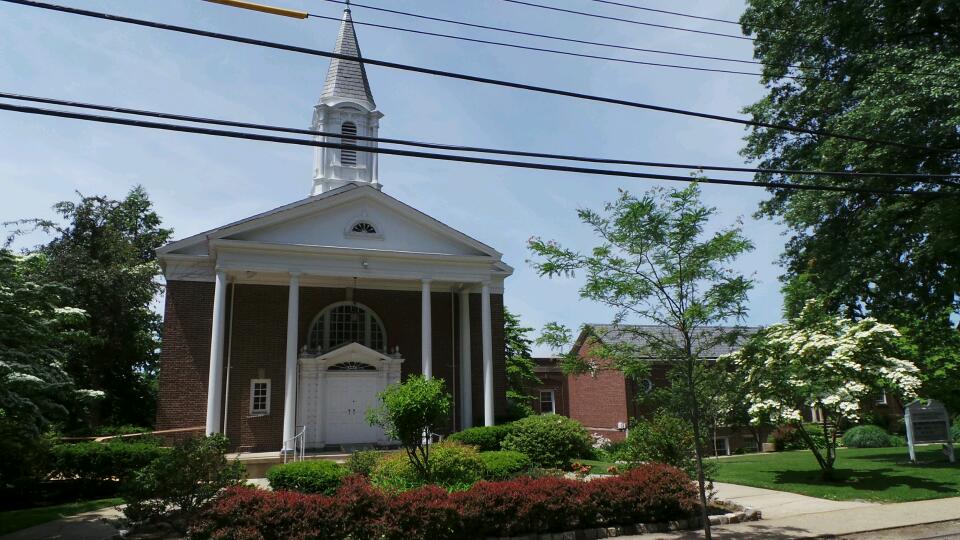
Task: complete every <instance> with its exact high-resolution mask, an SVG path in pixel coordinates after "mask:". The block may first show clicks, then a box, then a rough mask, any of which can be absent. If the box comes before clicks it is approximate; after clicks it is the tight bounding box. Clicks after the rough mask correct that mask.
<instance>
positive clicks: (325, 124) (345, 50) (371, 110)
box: [310, 6, 383, 195]
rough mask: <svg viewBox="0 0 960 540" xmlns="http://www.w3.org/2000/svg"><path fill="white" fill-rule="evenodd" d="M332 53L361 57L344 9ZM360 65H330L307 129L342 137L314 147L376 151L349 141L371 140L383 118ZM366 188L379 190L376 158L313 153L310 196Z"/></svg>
mask: <svg viewBox="0 0 960 540" xmlns="http://www.w3.org/2000/svg"><path fill="white" fill-rule="evenodd" d="M333 52H335V53H337V54H342V55H346V56H356V57H361V54H360V45H359V44H358V43H357V35H356V32H355V31H354V28H353V19H352V18H351V17H350V8H349V6H348V7H347V9H345V10H343V18H342V19H341V21H340V33H339V35H338V36H337V45H336V47H335V48H334V50H333ZM376 109H377V104H376V103H375V102H374V101H373V93H372V92H371V91H370V82H369V81H368V80H367V71H366V69H364V66H363V64H361V63H360V62H356V61H353V60H340V59H338V58H333V59H331V60H330V68H329V69H328V70H327V80H326V82H324V84H323V93H322V94H320V103H318V104H317V105H316V107H314V113H313V125H312V126H311V129H314V130H317V131H324V132H328V133H341V134H342V135H343V136H342V137H317V138H316V139H317V140H318V141H329V142H333V143H340V144H355V145H356V146H357V148H358V150H359V149H360V148H363V147H364V146H368V147H370V146H372V147H376V146H377V144H376V143H374V142H370V141H359V140H357V139H356V138H354V136H356V135H359V136H362V137H376V136H377V133H378V132H379V128H380V118H382V117H383V114H381V113H380V111H378V110H376ZM349 183H354V184H369V185H372V186H373V187H375V188H377V189H380V183H379V182H378V181H377V154H371V153H369V152H362V151H353V150H347V149H336V148H316V149H315V151H314V160H313V189H312V190H311V193H310V194H311V195H317V194H318V193H323V192H324V191H329V190H331V189H336V188H338V187H340V186H343V185H346V184H349Z"/></svg>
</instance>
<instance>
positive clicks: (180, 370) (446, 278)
mask: <svg viewBox="0 0 960 540" xmlns="http://www.w3.org/2000/svg"><path fill="white" fill-rule="evenodd" d="M335 52H337V53H340V54H344V55H349V56H358V57H359V56H360V49H359V46H358V44H357V39H356V35H355V33H354V28H353V23H352V20H351V18H350V11H349V9H347V10H345V11H344V15H343V20H342V22H341V27H340V33H339V36H338V39H337V44H336V49H335ZM381 117H382V114H381V113H380V112H379V111H377V110H376V105H375V103H374V100H373V95H372V92H371V91H370V84H369V81H368V80H367V75H366V72H365V70H364V67H363V65H362V64H361V63H359V62H355V61H346V60H337V59H334V60H332V61H331V63H330V68H329V70H328V73H327V78H326V82H325V84H324V88H323V92H322V94H321V97H320V102H319V104H318V105H316V107H315V111H314V118H313V128H312V129H313V130H315V131H316V132H318V133H321V134H318V135H317V136H316V139H317V140H318V141H325V142H330V143H333V144H334V145H336V146H334V147H329V148H317V149H316V152H315V160H314V171H313V188H312V193H311V195H310V196H309V197H307V198H306V199H302V200H300V201H296V202H294V203H291V204H288V205H285V206H282V207H279V208H275V209H273V210H269V211H267V212H263V213H261V214H258V215H256V216H252V217H249V218H246V219H242V220H240V221H237V222H234V223H231V224H228V225H225V226H223V227H219V228H216V229H213V230H210V231H206V232H203V233H200V234H197V235H194V236H191V237H188V238H185V239H182V240H178V241H176V242H173V243H171V244H169V245H167V246H164V247H163V248H161V249H160V250H158V259H159V260H160V263H161V266H162V267H163V271H164V276H165V278H166V284H167V289H166V300H165V301H166V305H165V313H164V317H165V318H164V341H163V349H162V351H161V359H160V383H159V384H160V390H159V403H158V413H157V428H158V429H161V430H164V429H176V428H189V427H197V426H202V429H203V430H204V431H205V432H206V433H207V434H211V433H224V434H225V435H226V436H227V438H228V439H229V440H230V442H231V446H232V447H233V448H234V449H242V450H250V451H257V452H260V451H264V452H271V451H283V450H290V449H292V447H293V445H295V444H297V443H298V442H300V441H305V445H306V447H307V448H316V449H321V448H326V447H337V446H342V445H355V444H362V445H377V444H389V443H390V442H391V441H388V440H387V439H386V436H385V435H384V433H383V432H382V431H381V430H378V429H377V428H375V427H372V426H370V425H369V424H368V423H367V422H366V420H365V412H366V410H367V409H368V408H370V407H371V406H374V405H376V402H377V397H376V395H377V393H378V392H380V391H382V390H383V389H384V388H385V387H386V386H387V385H388V384H391V383H394V382H397V381H401V380H403V379H405V378H406V377H408V376H410V375H414V374H422V375H424V376H427V377H436V378H440V379H443V380H444V381H445V383H446V385H447V390H448V392H449V393H450V394H451V395H452V396H453V398H454V407H453V411H452V414H451V417H450V423H449V426H448V427H449V429H450V430H453V429H462V428H465V427H470V426H472V425H484V424H486V425H492V424H493V421H494V418H496V417H498V416H502V415H504V414H505V413H506V409H507V402H506V373H505V365H504V343H503V341H504V336H503V329H504V322H503V284H504V280H505V279H506V278H507V277H509V276H510V274H511V273H512V272H513V269H512V268H511V267H510V266H509V265H507V264H506V263H505V262H503V261H502V260H501V254H500V253H499V252H498V251H496V250H495V249H493V248H491V247H490V246H487V245H486V244H483V243H482V242H480V241H478V240H475V239H473V238H471V237H469V236H467V235H466V234H464V233H462V232H460V231H457V230H455V229H453V228H451V227H449V226H447V225H445V224H443V223H440V222H439V221H437V220H435V219H433V218H431V217H429V216H427V215H425V214H423V213H421V212H419V211H417V210H416V209H414V208H412V207H410V206H408V205H406V204H404V203H403V202H400V201H398V200H397V199H394V198H393V197H390V196H389V195H387V194H385V193H384V192H383V191H382V190H381V185H380V183H379V178H378V176H379V171H378V163H377V154H376V153H373V152H369V151H366V152H365V151H364V149H365V148H368V149H369V148H372V147H375V146H376V143H375V141H371V140H370V138H375V137H376V136H377V133H378V129H379V121H380V118H381Z"/></svg>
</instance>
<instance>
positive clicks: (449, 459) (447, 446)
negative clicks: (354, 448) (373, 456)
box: [370, 442, 485, 492]
mask: <svg viewBox="0 0 960 540" xmlns="http://www.w3.org/2000/svg"><path fill="white" fill-rule="evenodd" d="M484 470H485V469H484V462H483V460H482V459H481V458H480V455H479V454H478V453H477V449H476V448H474V447H472V446H465V445H462V444H459V443H450V442H444V443H441V444H437V445H433V449H432V451H431V455H430V473H429V474H428V475H423V474H421V473H420V472H419V471H418V470H417V469H416V468H415V467H414V466H413V465H412V463H411V461H410V460H409V459H407V458H406V456H404V455H403V454H399V453H398V454H394V455H392V456H387V457H385V458H383V459H381V460H380V461H378V462H377V464H376V465H375V466H374V468H373V472H371V474H370V481H371V483H373V484H374V485H376V486H378V487H381V488H384V489H387V490H389V491H394V492H400V491H407V490H410V489H413V488H417V487H420V486H424V485H427V484H435V485H438V486H440V487H443V488H446V489H450V490H462V489H466V488H468V487H470V486H472V485H473V484H474V483H475V482H476V481H477V480H480V479H481V478H483V475H484Z"/></svg>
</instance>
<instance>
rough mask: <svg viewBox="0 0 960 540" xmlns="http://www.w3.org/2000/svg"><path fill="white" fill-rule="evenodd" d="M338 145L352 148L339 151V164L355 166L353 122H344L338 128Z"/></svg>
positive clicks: (355, 152) (355, 131)
mask: <svg viewBox="0 0 960 540" xmlns="http://www.w3.org/2000/svg"><path fill="white" fill-rule="evenodd" d="M340 135H341V137H340V143H341V144H343V145H345V146H352V147H353V148H343V149H341V150H340V164H341V165H347V166H350V167H356V165H357V151H356V150H355V148H356V146H357V125H356V124H354V123H353V122H344V123H343V125H341V126H340Z"/></svg>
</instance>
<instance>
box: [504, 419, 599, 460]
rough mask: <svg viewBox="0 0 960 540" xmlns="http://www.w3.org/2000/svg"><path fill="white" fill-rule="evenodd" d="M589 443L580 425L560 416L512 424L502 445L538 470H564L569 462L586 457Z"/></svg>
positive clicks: (587, 436) (589, 447)
mask: <svg viewBox="0 0 960 540" xmlns="http://www.w3.org/2000/svg"><path fill="white" fill-rule="evenodd" d="M590 444H591V440H590V436H589V434H587V430H586V429H584V428H583V424H581V423H580V422H577V421H576V420H573V419H571V418H567V417H566V416H561V415H559V414H541V415H535V416H528V417H526V418H521V419H520V420H517V421H516V422H514V423H513V429H512V431H511V432H510V433H509V434H508V435H507V436H506V437H505V438H504V439H503V443H502V445H501V446H502V448H503V449H504V450H515V451H517V452H520V453H523V454H526V455H527V457H529V458H530V460H531V461H533V463H534V464H536V465H537V466H539V467H548V468H564V467H566V466H567V465H569V464H570V461H571V460H574V459H576V458H580V457H587V456H589V455H590V452H591V446H590Z"/></svg>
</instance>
